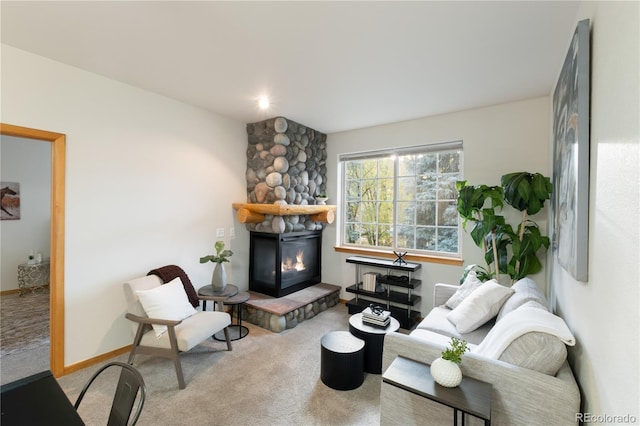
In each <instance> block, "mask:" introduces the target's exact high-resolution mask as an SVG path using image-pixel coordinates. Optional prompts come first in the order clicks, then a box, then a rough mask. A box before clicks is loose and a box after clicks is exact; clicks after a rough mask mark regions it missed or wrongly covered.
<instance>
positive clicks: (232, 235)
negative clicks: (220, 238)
mask: <svg viewBox="0 0 640 426" xmlns="http://www.w3.org/2000/svg"><path fill="white" fill-rule="evenodd" d="M229 237H231V238H235V237H236V228H229Z"/></svg>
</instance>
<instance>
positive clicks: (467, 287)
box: [445, 271, 482, 309]
mask: <svg viewBox="0 0 640 426" xmlns="http://www.w3.org/2000/svg"><path fill="white" fill-rule="evenodd" d="M481 284H482V281H480V280H479V279H478V276H477V275H476V271H469V273H468V274H467V276H466V277H465V279H464V282H463V283H462V285H461V286H460V287H458V289H457V290H456V292H455V293H454V294H453V296H451V297H450V298H449V300H447V301H446V302H445V306H446V307H447V308H449V309H455V308H457V307H458V305H459V304H460V303H462V301H463V300H464V299H466V298H467V297H468V296H469V295H470V294H471V293H473V290H475V289H476V288H478V287H480V285H481Z"/></svg>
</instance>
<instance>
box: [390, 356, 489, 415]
mask: <svg viewBox="0 0 640 426" xmlns="http://www.w3.org/2000/svg"><path fill="white" fill-rule="evenodd" d="M382 383H383V386H385V385H391V386H394V387H396V388H399V389H402V390H405V391H407V392H410V393H412V394H415V395H418V396H421V397H423V398H427V399H430V400H432V401H435V402H437V403H439V404H443V405H446V406H448V407H450V408H453V424H454V425H456V426H457V424H458V412H461V413H462V425H463V426H464V417H465V416H464V414H465V413H466V414H470V415H472V416H474V417H477V418H480V419H482V420H484V424H485V425H487V426H488V425H491V394H492V392H493V386H492V385H491V384H490V383H485V382H481V381H480V380H475V379H472V378H470V377H463V378H462V383H460V386H458V387H455V388H446V387H444V386H440V385H439V384H437V383H436V382H435V381H434V380H433V377H432V376H431V368H430V367H429V365H428V364H423V363H421V362H417V361H414V360H411V359H409V358H405V357H402V356H398V357H396V359H395V360H394V361H393V362H392V363H391V365H390V366H389V368H387V370H386V371H385V372H384V374H383V375H382Z"/></svg>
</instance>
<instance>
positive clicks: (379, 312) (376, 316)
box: [362, 307, 391, 328]
mask: <svg viewBox="0 0 640 426" xmlns="http://www.w3.org/2000/svg"><path fill="white" fill-rule="evenodd" d="M390 322H391V312H389V311H385V310H383V309H382V308H378V309H375V308H374V309H371V308H370V307H369V308H365V309H364V310H363V311H362V323H363V324H366V325H372V326H374V327H382V328H386V327H387V326H388V325H389V323H390Z"/></svg>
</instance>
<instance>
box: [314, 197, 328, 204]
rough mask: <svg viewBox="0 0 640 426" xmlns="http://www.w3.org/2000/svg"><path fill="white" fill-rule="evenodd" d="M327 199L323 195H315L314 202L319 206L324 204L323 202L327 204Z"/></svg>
mask: <svg viewBox="0 0 640 426" xmlns="http://www.w3.org/2000/svg"><path fill="white" fill-rule="evenodd" d="M327 200H328V198H325V197H316V202H317V203H318V205H319V206H324V205H325V204H327Z"/></svg>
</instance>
